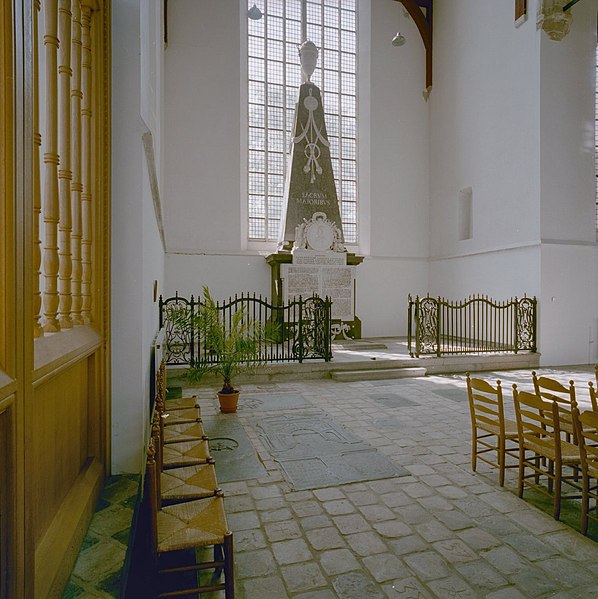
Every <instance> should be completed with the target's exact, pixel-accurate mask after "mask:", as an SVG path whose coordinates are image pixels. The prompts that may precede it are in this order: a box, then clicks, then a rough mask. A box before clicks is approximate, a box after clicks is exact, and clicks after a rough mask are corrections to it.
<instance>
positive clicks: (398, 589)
mask: <svg viewBox="0 0 598 599" xmlns="http://www.w3.org/2000/svg"><path fill="white" fill-rule="evenodd" d="M382 588H383V589H384V592H385V593H386V595H387V597H388V598H389V599H431V598H432V595H431V594H430V593H429V592H428V591H427V590H426V589H425V588H424V587H423V586H422V584H421V583H420V582H419V581H418V580H417V578H415V577H413V576H411V577H408V578H397V579H396V580H393V581H392V583H388V584H384V585H382Z"/></svg>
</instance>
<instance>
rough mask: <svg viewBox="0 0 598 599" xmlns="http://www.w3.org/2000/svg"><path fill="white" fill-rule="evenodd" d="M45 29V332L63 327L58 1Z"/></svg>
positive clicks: (50, 4) (47, 3) (47, 0)
mask: <svg viewBox="0 0 598 599" xmlns="http://www.w3.org/2000/svg"><path fill="white" fill-rule="evenodd" d="M44 17H45V25H46V30H45V33H44V46H45V48H46V73H45V75H46V135H45V150H46V151H45V152H44V165H45V180H44V204H43V214H44V230H45V244H44V255H43V258H44V279H45V289H44V294H43V303H44V317H45V318H44V331H46V332H48V333H54V332H56V331H59V330H60V325H59V323H58V320H57V318H56V316H57V313H58V216H59V213H58V163H59V157H58V144H57V120H58V102H57V99H58V97H57V93H56V92H57V83H58V31H57V29H58V0H44Z"/></svg>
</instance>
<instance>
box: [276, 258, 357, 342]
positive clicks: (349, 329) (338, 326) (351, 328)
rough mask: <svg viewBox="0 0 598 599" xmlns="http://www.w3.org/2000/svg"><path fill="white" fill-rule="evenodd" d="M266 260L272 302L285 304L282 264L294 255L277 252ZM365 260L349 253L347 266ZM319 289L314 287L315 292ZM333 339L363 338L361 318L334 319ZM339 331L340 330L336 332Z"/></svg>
mask: <svg viewBox="0 0 598 599" xmlns="http://www.w3.org/2000/svg"><path fill="white" fill-rule="evenodd" d="M266 262H267V263H268V264H269V265H270V296H271V298H272V300H271V301H272V304H273V305H275V306H282V305H283V304H284V293H283V281H282V277H281V266H282V265H283V264H292V263H293V255H292V254H291V253H287V252H277V253H275V254H270V255H269V256H266ZM362 262H363V256H357V255H356V254H350V253H347V266H358V265H359V264H361V263H362ZM317 292H318V290H317V289H314V293H317ZM332 323H333V334H334V336H333V341H334V340H335V339H343V338H349V339H361V320H360V319H359V318H358V317H357V315H355V316H354V319H353V320H351V321H342V322H341V321H339V320H336V321H335V320H334V319H333V320H332ZM336 331H338V332H336Z"/></svg>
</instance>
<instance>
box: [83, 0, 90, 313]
mask: <svg viewBox="0 0 598 599" xmlns="http://www.w3.org/2000/svg"><path fill="white" fill-rule="evenodd" d="M81 42H82V53H81V86H82V89H83V102H82V107H81V175H82V177H81V179H82V183H83V192H82V194H81V266H82V279H81V297H82V306H81V315H82V316H83V322H85V323H88V322H91V8H90V7H89V6H85V5H83V6H81Z"/></svg>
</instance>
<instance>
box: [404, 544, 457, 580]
mask: <svg viewBox="0 0 598 599" xmlns="http://www.w3.org/2000/svg"><path fill="white" fill-rule="evenodd" d="M403 561H404V562H405V563H406V564H407V565H408V566H409V568H410V569H411V571H412V572H413V573H414V574H415V575H416V576H417V577H419V578H420V579H421V580H424V581H425V580H435V579H438V578H446V577H447V576H448V575H449V574H450V571H449V569H448V566H447V563H446V562H445V561H444V559H443V558H441V557H440V556H439V555H438V554H437V553H435V552H434V551H424V552H420V553H411V554H409V555H406V556H404V557H403Z"/></svg>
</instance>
